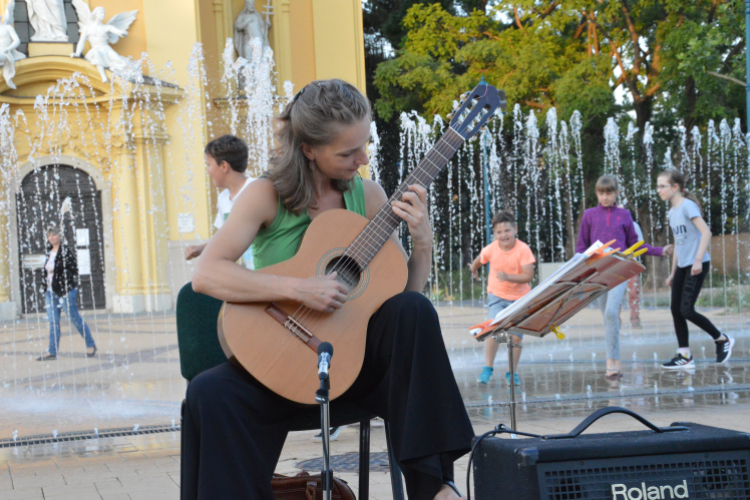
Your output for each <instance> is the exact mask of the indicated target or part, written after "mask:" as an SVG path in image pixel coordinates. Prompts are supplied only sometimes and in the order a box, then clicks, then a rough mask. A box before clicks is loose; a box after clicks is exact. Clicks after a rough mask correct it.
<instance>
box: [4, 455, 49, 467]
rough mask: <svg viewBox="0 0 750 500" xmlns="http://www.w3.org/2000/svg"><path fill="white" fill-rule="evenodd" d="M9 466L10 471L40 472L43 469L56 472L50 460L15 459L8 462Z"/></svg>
mask: <svg viewBox="0 0 750 500" xmlns="http://www.w3.org/2000/svg"><path fill="white" fill-rule="evenodd" d="M9 465H10V469H11V470H21V469H30V470H42V469H44V468H48V469H54V470H57V464H56V463H55V461H54V460H53V459H51V458H33V457H28V458H25V459H23V460H18V459H15V460H11V461H9Z"/></svg>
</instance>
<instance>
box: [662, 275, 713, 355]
mask: <svg viewBox="0 0 750 500" xmlns="http://www.w3.org/2000/svg"><path fill="white" fill-rule="evenodd" d="M691 268H692V266H691V267H678V268H677V270H676V271H675V273H674V281H673V282H672V303H671V306H670V309H671V310H672V319H673V320H674V331H675V333H677V344H678V345H679V346H680V347H690V341H689V339H688V324H687V322H688V321H690V322H691V323H693V324H694V325H695V326H697V327H698V328H701V329H703V330H704V331H705V332H706V333H708V334H709V335H711V337H713V339H714V340H718V339H719V337H721V332H720V331H719V329H718V328H716V327H715V326H714V324H713V323H711V320H710V319H708V318H707V317H705V316H703V315H702V314H700V313H699V312H698V311H696V310H695V302H696V301H697V300H698V296H699V295H700V293H701V287H702V286H703V280H704V279H705V278H706V275H707V274H708V271H709V270H710V269H711V263H710V262H704V263H703V270H702V272H701V273H700V274H697V275H695V276H693V275H691V274H690V270H691Z"/></svg>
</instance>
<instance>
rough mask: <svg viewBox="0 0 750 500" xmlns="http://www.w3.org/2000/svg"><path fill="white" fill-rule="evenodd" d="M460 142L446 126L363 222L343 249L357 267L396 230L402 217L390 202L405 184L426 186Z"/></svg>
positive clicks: (396, 197) (399, 195)
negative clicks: (377, 210)
mask: <svg viewBox="0 0 750 500" xmlns="http://www.w3.org/2000/svg"><path fill="white" fill-rule="evenodd" d="M463 142H464V138H463V137H462V136H461V135H460V134H458V133H457V132H455V131H454V130H453V129H451V128H450V127H449V128H448V130H447V131H446V132H445V134H443V136H442V137H441V138H440V139H439V140H438V141H437V142H436V143H435V145H434V146H433V147H432V149H430V151H428V152H427V154H426V155H425V156H424V158H422V160H421V161H420V162H419V164H418V165H417V167H416V168H415V169H414V170H412V172H411V173H410V174H409V175H408V176H407V177H406V180H404V182H403V183H402V184H401V185H400V186H399V187H398V189H396V191H395V192H394V193H393V195H392V196H391V197H390V198H389V199H388V203H386V204H385V205H383V207H382V208H381V209H380V211H379V212H378V213H377V214H376V215H375V217H374V218H373V219H372V220H371V221H370V222H369V223H368V224H367V226H366V227H365V229H364V230H363V231H362V232H361V233H360V234H359V236H357V238H356V239H355V240H354V242H352V244H351V245H350V246H349V248H348V249H347V251H346V255H348V256H349V257H351V258H352V259H354V260H355V261H356V262H357V263H358V264H359V265H360V267H361V268H363V269H364V268H365V267H366V266H367V264H369V263H370V261H371V260H372V259H373V258H374V257H375V254H377V253H378V251H379V250H380V249H381V248H382V247H383V245H385V242H386V241H387V240H388V238H389V237H390V235H391V234H392V233H393V231H395V230H396V228H397V227H398V225H399V224H400V223H401V222H402V219H401V218H400V217H399V216H398V215H396V214H395V213H393V208H392V207H391V202H393V201H394V200H399V201H400V200H401V197H402V196H403V195H404V193H405V192H407V191H408V190H409V186H411V185H413V184H420V185H422V186H424V187H425V188H429V186H430V184H432V181H434V180H435V178H436V177H437V176H438V175H439V174H440V172H441V171H442V170H443V168H445V166H446V165H447V164H448V162H450V160H451V158H452V157H453V155H454V154H455V152H456V150H457V149H458V148H459V147H460V146H461V144H462V143H463Z"/></svg>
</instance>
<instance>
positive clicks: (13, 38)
mask: <svg viewBox="0 0 750 500" xmlns="http://www.w3.org/2000/svg"><path fill="white" fill-rule="evenodd" d="M15 8H16V0H10V1H9V2H8V5H7V7H5V15H4V16H3V20H2V22H0V66H2V67H3V78H5V83H7V84H8V87H10V88H12V89H15V88H16V85H15V84H14V83H13V76H15V74H16V61H18V60H20V59H24V58H26V55H25V54H22V53H20V52H18V51H17V50H16V48H18V46H19V45H21V39H20V38H18V33H16V30H15V28H13V11H14V10H15Z"/></svg>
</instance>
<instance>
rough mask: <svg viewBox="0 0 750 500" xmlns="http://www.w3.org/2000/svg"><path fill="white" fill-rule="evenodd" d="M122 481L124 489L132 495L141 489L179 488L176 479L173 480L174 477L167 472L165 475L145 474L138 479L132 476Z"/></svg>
mask: <svg viewBox="0 0 750 500" xmlns="http://www.w3.org/2000/svg"><path fill="white" fill-rule="evenodd" d="M120 482H121V483H122V487H123V490H124V491H126V492H127V493H128V494H129V495H130V496H133V493H134V492H139V491H149V490H152V491H157V490H158V491H162V490H170V489H175V490H178V489H179V488H177V485H176V484H175V483H174V481H172V479H171V478H170V477H169V476H167V475H166V474H164V475H163V477H148V476H143V477H141V478H140V479H137V480H136V479H132V478H126V479H120Z"/></svg>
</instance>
